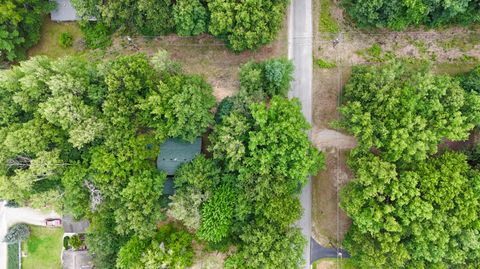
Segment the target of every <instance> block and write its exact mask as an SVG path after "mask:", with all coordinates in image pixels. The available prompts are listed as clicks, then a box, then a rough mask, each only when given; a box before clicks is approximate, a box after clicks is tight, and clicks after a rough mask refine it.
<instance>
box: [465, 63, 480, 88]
mask: <svg viewBox="0 0 480 269" xmlns="http://www.w3.org/2000/svg"><path fill="white" fill-rule="evenodd" d="M460 86H462V88H463V89H465V90H466V91H469V92H476V93H479V94H480V66H477V67H476V68H474V69H473V70H472V71H470V72H468V73H466V74H464V75H462V76H460Z"/></svg>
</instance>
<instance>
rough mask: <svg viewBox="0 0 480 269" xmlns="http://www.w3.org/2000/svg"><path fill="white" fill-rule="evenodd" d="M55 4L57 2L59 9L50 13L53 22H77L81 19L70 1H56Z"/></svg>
mask: <svg viewBox="0 0 480 269" xmlns="http://www.w3.org/2000/svg"><path fill="white" fill-rule="evenodd" d="M55 2H57V8H56V9H55V10H54V11H52V13H50V18H51V19H52V21H76V20H78V19H79V17H78V16H77V11H76V10H75V8H74V7H73V6H72V3H70V0H55Z"/></svg>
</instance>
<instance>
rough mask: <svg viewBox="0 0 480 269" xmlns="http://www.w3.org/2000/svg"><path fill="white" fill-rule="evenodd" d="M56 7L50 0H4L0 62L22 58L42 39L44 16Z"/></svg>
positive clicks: (1, 18)
mask: <svg viewBox="0 0 480 269" xmlns="http://www.w3.org/2000/svg"><path fill="white" fill-rule="evenodd" d="M53 8H54V4H53V3H52V2H51V1H48V0H29V1H27V3H26V1H23V0H4V1H2V8H1V10H0V63H1V62H3V61H14V60H22V59H24V58H25V57H26V55H27V50H28V49H29V48H30V47H32V46H33V45H35V44H36V43H37V42H38V40H39V39H40V26H41V25H42V21H43V17H44V16H45V15H46V14H48V13H49V12H50V11H51V10H52V9H53Z"/></svg>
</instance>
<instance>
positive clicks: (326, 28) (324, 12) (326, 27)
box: [319, 0, 340, 33]
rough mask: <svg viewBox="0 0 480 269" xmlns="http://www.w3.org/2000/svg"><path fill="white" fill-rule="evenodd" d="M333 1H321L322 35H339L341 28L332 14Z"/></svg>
mask: <svg viewBox="0 0 480 269" xmlns="http://www.w3.org/2000/svg"><path fill="white" fill-rule="evenodd" d="M331 5H332V0H320V25H319V31H320V33H338V32H339V31H340V27H339V26H338V23H337V21H336V20H335V18H333V16H332V13H331V12H330V9H331Z"/></svg>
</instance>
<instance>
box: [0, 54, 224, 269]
mask: <svg viewBox="0 0 480 269" xmlns="http://www.w3.org/2000/svg"><path fill="white" fill-rule="evenodd" d="M151 60H152V61H151V62H150V61H149V59H148V58H147V57H146V56H145V55H143V54H135V55H130V56H123V57H118V58H116V59H113V60H110V61H107V62H103V63H91V62H87V61H86V60H83V59H79V58H63V59H59V60H49V59H48V58H45V57H38V58H33V59H31V60H29V61H26V62H23V63H21V64H20V65H19V66H17V67H14V68H13V69H11V70H6V71H3V72H1V73H0V92H1V94H0V104H1V107H0V115H1V119H0V137H1V138H2V139H1V141H2V147H0V163H1V165H0V196H1V197H4V198H6V199H10V200H15V201H17V202H19V203H20V204H21V205H29V206H33V207H42V208H44V207H46V206H53V207H55V208H57V210H60V208H62V207H63V208H64V211H66V212H68V213H70V214H72V215H73V216H74V217H76V218H81V217H88V218H90V220H91V223H92V226H91V228H90V231H89V234H88V246H89V249H90V250H92V252H93V253H95V255H94V262H95V264H96V266H98V267H99V268H112V266H114V264H112V261H115V259H116V255H117V252H118V250H119V248H120V246H122V245H123V244H124V242H125V241H127V240H128V239H129V238H131V237H132V236H136V237H138V238H141V239H142V240H148V239H149V238H151V237H152V236H154V234H155V233H156V229H157V224H158V223H159V222H160V221H161V220H164V218H165V209H164V208H162V206H161V201H162V199H164V197H162V191H163V185H164V180H165V177H166V175H165V173H163V172H159V171H157V169H156V166H155V160H156V157H157V155H158V150H159V146H158V145H159V144H160V143H161V142H163V140H164V139H166V138H169V137H180V138H183V139H188V140H192V139H193V138H195V137H198V136H200V135H201V134H202V133H203V132H205V131H206V129H207V127H208V126H209V124H210V123H211V122H212V121H213V114H212V113H211V112H210V110H211V109H212V107H213V106H214V105H215V101H214V97H213V95H212V89H211V87H210V86H209V85H208V84H207V83H206V82H205V81H204V80H203V79H202V78H200V77H198V76H185V75H182V74H181V72H180V71H181V70H180V69H179V68H178V65H177V64H174V63H172V61H171V60H169V59H168V57H166V55H165V53H160V54H158V55H156V56H155V57H153V58H152V59H151ZM107 212H108V213H107ZM70 240H72V239H70Z"/></svg>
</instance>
